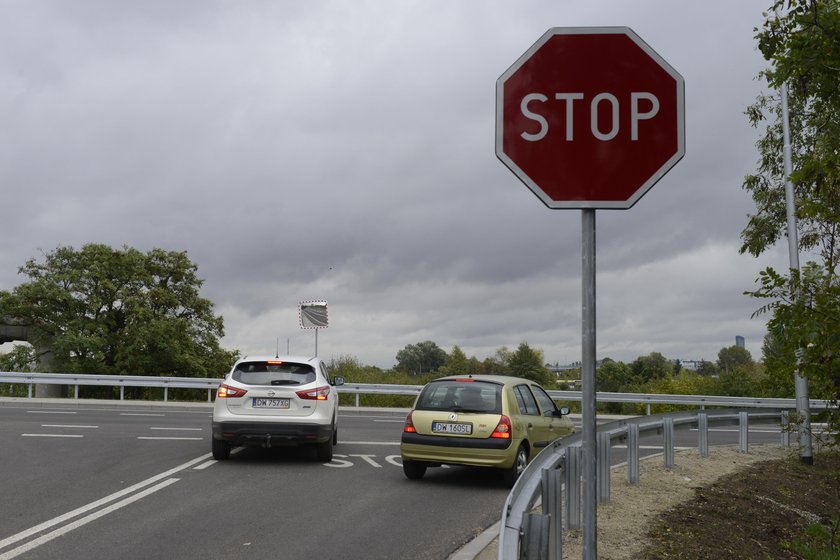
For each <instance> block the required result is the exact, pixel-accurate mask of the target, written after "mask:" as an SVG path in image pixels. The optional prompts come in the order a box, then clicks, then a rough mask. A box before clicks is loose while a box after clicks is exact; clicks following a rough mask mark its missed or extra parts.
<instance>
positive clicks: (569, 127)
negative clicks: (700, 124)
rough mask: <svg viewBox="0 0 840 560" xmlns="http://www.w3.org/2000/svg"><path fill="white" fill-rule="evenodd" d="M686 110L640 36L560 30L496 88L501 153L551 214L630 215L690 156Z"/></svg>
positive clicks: (678, 87) (666, 68)
mask: <svg viewBox="0 0 840 560" xmlns="http://www.w3.org/2000/svg"><path fill="white" fill-rule="evenodd" d="M684 105H685V101H684V84H683V78H682V76H680V75H679V73H678V72H677V71H676V70H674V69H673V68H672V67H671V66H670V65H669V64H668V63H667V62H665V60H663V59H662V58H661V57H660V56H659V55H658V54H656V52H654V51H653V49H651V48H650V47H649V46H648V45H647V44H646V43H645V42H644V41H642V39H641V38H640V37H639V36H638V35H636V34H635V33H634V32H633V31H632V30H631V29H629V28H627V27H594V28H562V27H557V28H552V29H549V30H548V31H547V32H546V33H545V34H544V35H543V36H542V37H541V38H540V39H539V40H538V41H537V42H536V43H534V45H533V46H532V47H531V48H530V49H528V51H526V52H525V54H523V55H522V56H521V57H520V58H519V60H517V61H516V62H515V63H514V64H513V66H511V67H510V68H509V69H508V70H507V72H505V73H504V74H502V75H501V77H500V78H499V79H498V80H497V82H496V155H497V156H498V158H499V159H500V160H502V162H503V163H504V164H505V165H507V166H508V167H509V168H510V170H511V171H513V172H514V173H515V174H516V176H517V177H519V178H520V179H521V180H522V181H523V182H524V183H525V184H526V185H527V186H528V188H530V189H531V190H532V191H534V194H536V195H537V196H538V197H539V198H540V200H542V201H543V202H544V203H545V205H546V206H548V207H549V208H614V209H625V208H630V207H631V206H633V204H635V203H636V202H637V201H638V200H639V199H640V198H641V197H642V195H644V194H645V193H646V192H647V191H648V190H649V189H650V188H651V187H652V186H653V185H654V183H656V182H657V181H658V180H659V179H661V178H662V176H663V175H665V173H667V172H668V170H669V169H671V168H672V167H673V166H674V165H675V164H676V163H677V162H678V161H679V160H680V159H681V158H682V157H683V155H685V130H684Z"/></svg>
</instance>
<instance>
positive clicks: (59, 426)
mask: <svg viewBox="0 0 840 560" xmlns="http://www.w3.org/2000/svg"><path fill="white" fill-rule="evenodd" d="M41 427H42V428H78V429H80V430H81V429H90V430H93V429H96V428H98V427H99V426H74V425H72V424H41Z"/></svg>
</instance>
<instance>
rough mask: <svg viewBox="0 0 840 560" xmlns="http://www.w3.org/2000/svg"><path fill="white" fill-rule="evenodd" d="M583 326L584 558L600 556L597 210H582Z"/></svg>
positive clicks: (589, 558)
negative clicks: (596, 413)
mask: <svg viewBox="0 0 840 560" xmlns="http://www.w3.org/2000/svg"><path fill="white" fill-rule="evenodd" d="M581 223H582V226H583V227H582V230H583V231H582V233H583V235H582V241H583V242H582V247H583V250H582V253H583V259H582V265H583V266H582V271H581V272H582V277H583V306H582V307H583V321H582V323H583V329H582V347H583V356H582V360H581V364H582V367H581V381H582V389H583V394H582V401H581V409H582V412H583V442H582V447H583V559H584V560H596V558H597V557H598V497H597V475H598V468H597V442H596V439H597V425H596V423H595V210H594V209H591V208H587V209H583V210H581Z"/></svg>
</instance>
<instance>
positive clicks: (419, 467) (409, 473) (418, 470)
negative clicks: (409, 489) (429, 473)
mask: <svg viewBox="0 0 840 560" xmlns="http://www.w3.org/2000/svg"><path fill="white" fill-rule="evenodd" d="M403 473H405V477H406V478H407V479H409V480H420V479H421V478H423V475H424V474H426V463H421V462H419V461H403Z"/></svg>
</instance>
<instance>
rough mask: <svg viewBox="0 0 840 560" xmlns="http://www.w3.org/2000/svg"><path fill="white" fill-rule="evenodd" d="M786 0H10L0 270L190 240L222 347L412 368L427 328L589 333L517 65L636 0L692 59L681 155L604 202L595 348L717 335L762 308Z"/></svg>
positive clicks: (760, 332) (575, 240)
mask: <svg viewBox="0 0 840 560" xmlns="http://www.w3.org/2000/svg"><path fill="white" fill-rule="evenodd" d="M769 5H770V1H769V0H738V1H733V0H710V1H706V2H696V1H687V0H686V1H677V0H637V1H634V2H628V1H626V0H614V1H607V0H592V1H590V2H580V1H560V0H553V1H531V0H520V1H516V2H512V1H510V0H480V1H479V0H459V1H454V0H445V1H444V0H423V1H403V0H352V1H351V0H345V1H333V2H327V1H318V0H306V1H303V0H301V1H296V2H289V1H281V0H272V1H268V0H266V1H246V0H242V1H232V0H231V1H226V2H217V1H212V0H195V1H186V0H179V1H173V0H165V1H158V0H155V1H152V0H142V1H136V2H114V1H110V0H102V1H82V0H55V1H52V2H47V1H40V0H2V1H0V289H6V290H10V289H12V288H13V287H14V286H16V285H17V284H19V283H21V282H22V281H24V277H22V276H19V275H18V274H17V269H18V267H19V266H21V265H22V264H23V263H24V262H25V261H26V259H28V258H30V257H36V256H38V255H40V254H41V252H42V251H44V252H49V251H52V250H54V249H55V248H56V247H58V246H66V245H69V246H73V247H76V248H80V247H81V246H82V245H84V244H85V243H89V242H97V243H106V244H109V245H112V246H115V247H119V246H122V245H128V246H132V247H135V248H138V249H140V250H143V251H146V250H149V249H152V248H154V247H160V248H163V249H166V250H178V251H181V250H185V251H187V252H188V253H189V256H190V258H191V259H192V261H193V262H194V263H196V264H197V265H198V272H199V276H200V277H201V278H203V279H204V281H205V283H204V286H203V289H202V294H203V295H204V296H206V297H208V298H210V299H211V300H212V301H213V302H214V303H215V305H216V311H217V312H218V313H220V314H222V315H223V316H224V319H225V330H226V336H225V338H224V339H223V341H222V343H223V346H225V347H226V348H238V349H240V350H241V351H242V352H243V353H244V354H253V353H266V352H273V351H274V348H275V345H276V341H277V340H278V339H279V340H280V347H281V351H285V350H286V347H287V346H288V347H289V348H290V349H291V351H292V352H293V353H304V354H311V353H313V352H314V347H315V333H314V331H312V330H302V329H301V328H300V324H299V321H298V303H299V302H300V301H304V300H326V301H327V302H328V305H329V327H328V328H327V329H322V330H320V331H319V335H318V346H319V348H318V349H319V354H320V355H321V356H322V357H325V358H327V359H329V358H331V357H338V356H342V355H351V356H354V357H356V358H358V359H359V361H361V362H362V363H363V364H370V365H377V366H381V367H384V368H389V367H391V366H393V365H394V363H395V361H396V360H395V356H396V353H397V352H398V351H399V350H400V349H402V348H403V347H404V346H405V345H407V344H414V343H417V342H420V341H424V340H432V341H434V342H436V343H437V344H438V345H439V346H441V347H442V348H443V349H444V350H446V351H447V352H449V351H451V349H452V347H453V345H458V346H460V347H461V348H462V349H463V350H464V351H465V352H466V354H467V356H475V357H477V358H479V359H484V358H486V357H488V356H492V355H494V354H495V352H496V350H498V349H499V348H500V347H502V346H507V347H508V348H511V349H513V348H515V347H516V346H518V345H519V343H521V342H527V343H528V344H529V345H531V346H532V347H534V348H538V349H541V350H543V351H544V353H545V358H546V361H548V362H552V363H553V362H560V363H568V362H573V361H579V360H580V358H581V265H580V261H581V215H580V214H581V212H580V211H579V210H549V209H547V208H546V207H545V206H544V205H543V204H542V202H540V201H539V199H538V198H537V197H536V196H534V194H533V193H531V191H529V190H528V189H527V188H526V187H525V186H524V185H523V184H522V183H521V182H520V181H519V180H518V179H517V178H516V177H515V176H514V175H513V174H512V173H511V172H510V171H509V170H508V169H507V168H506V167H505V166H504V165H503V164H502V163H501V162H500V161H499V160H498V159H497V158H496V155H495V145H494V134H495V85H496V79H497V78H498V77H499V76H500V75H501V74H502V73H503V72H504V71H505V70H506V69H507V68H508V67H509V66H510V65H511V64H512V63H513V62H514V61H515V60H516V59H517V58H518V57H519V56H520V55H521V54H522V53H523V52H525V50H527V49H528V48H529V47H530V46H531V45H532V44H533V43H534V42H535V41H536V40H537V39H538V38H539V37H540V36H541V35H542V34H543V33H544V32H545V31H546V30H547V29H548V28H550V27H555V26H628V27H630V28H632V29H633V30H634V31H635V32H636V33H637V34H638V35H639V36H641V37H642V38H643V39H644V40H645V41H646V42H647V43H648V44H649V45H650V46H651V47H652V48H653V49H654V50H656V51H657V52H658V53H659V54H660V55H661V56H662V57H663V58H664V59H665V60H667V61H668V62H669V63H670V64H671V65H672V66H673V67H674V68H676V69H677V70H678V71H679V72H680V73H681V74H682V75H683V77H684V78H685V92H686V93H685V98H686V146H687V149H686V156H685V157H684V158H683V160H682V161H681V162H680V163H679V164H677V166H676V167H675V168H674V169H673V170H671V172H670V173H668V174H667V175H666V176H665V177H664V178H663V179H662V180H661V181H660V182H659V183H658V184H657V185H656V186H654V187H653V189H652V190H651V191H650V192H649V193H648V194H647V195H645V196H644V197H643V198H642V199H641V201H639V202H638V203H637V204H636V205H635V206H634V207H633V208H631V209H630V210H624V211H616V210H611V211H607V210H604V211H598V212H597V227H598V233H597V284H598V286H597V312H598V318H597V341H598V343H597V347H598V351H597V354H598V357H599V358H603V357H611V358H613V359H617V360H623V361H632V360H633V359H635V358H636V357H638V356H640V355H646V354H649V353H650V352H661V353H662V354H664V355H665V356H666V357H669V358H679V359H683V360H688V359H707V360H715V359H717V353H718V351H719V350H720V349H721V348H723V347H727V346H731V345H733V344H734V343H735V336H736V335H741V336H744V337H745V338H746V341H747V349H748V350H750V352H751V353H752V354H753V357H754V358H756V359H760V357H761V343H762V339H763V336H764V333H765V322H766V319H767V318H766V317H759V318H756V319H751V318H750V317H751V314H752V313H753V311H754V310H755V309H756V308H758V307H759V303H758V302H757V301H755V300H751V299H750V298H749V297H747V296H744V295H742V294H743V292H744V291H745V290H750V289H752V288H753V287H754V285H755V284H754V280H755V278H756V277H757V276H758V272H759V270H761V269H762V268H764V267H765V266H767V265H772V266H776V267H777V268H782V269H785V268H786V258H787V252H786V249H785V248H783V247H779V248H777V250H776V251H774V252H772V254H768V255H767V256H766V257H763V258H762V259H754V258H752V257H749V256H743V255H739V253H738V248H739V247H740V237H739V236H740V232H741V230H742V229H743V227H744V226H745V225H746V216H747V214H748V213H750V212H752V211H753V210H754V206H753V204H752V200H751V198H750V197H749V195H748V194H747V193H746V192H744V191H743V190H742V188H741V184H742V181H743V178H744V176H745V175H746V174H748V173H750V172H752V171H754V170H755V168H756V162H757V160H758V155H757V151H756V148H755V145H754V144H755V140H756V139H757V137H758V132H757V131H755V130H753V129H752V128H750V126H749V124H748V123H747V120H746V117H745V116H744V110H745V109H746V107H747V106H748V105H750V104H751V103H752V102H753V101H754V100H755V97H756V95H758V94H759V93H761V92H762V91H763V83H762V82H761V81H759V80H757V79H756V75H757V73H758V72H759V71H760V70H761V69H762V68H764V67H765V66H766V63H765V61H763V59H762V57H761V55H760V53H759V52H758V51H757V50H756V48H755V40H754V38H753V36H754V34H755V33H754V28H755V27H758V26H760V25H761V23H762V21H763V19H762V11H763V10H766V9H767V8H768V7H769Z"/></svg>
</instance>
